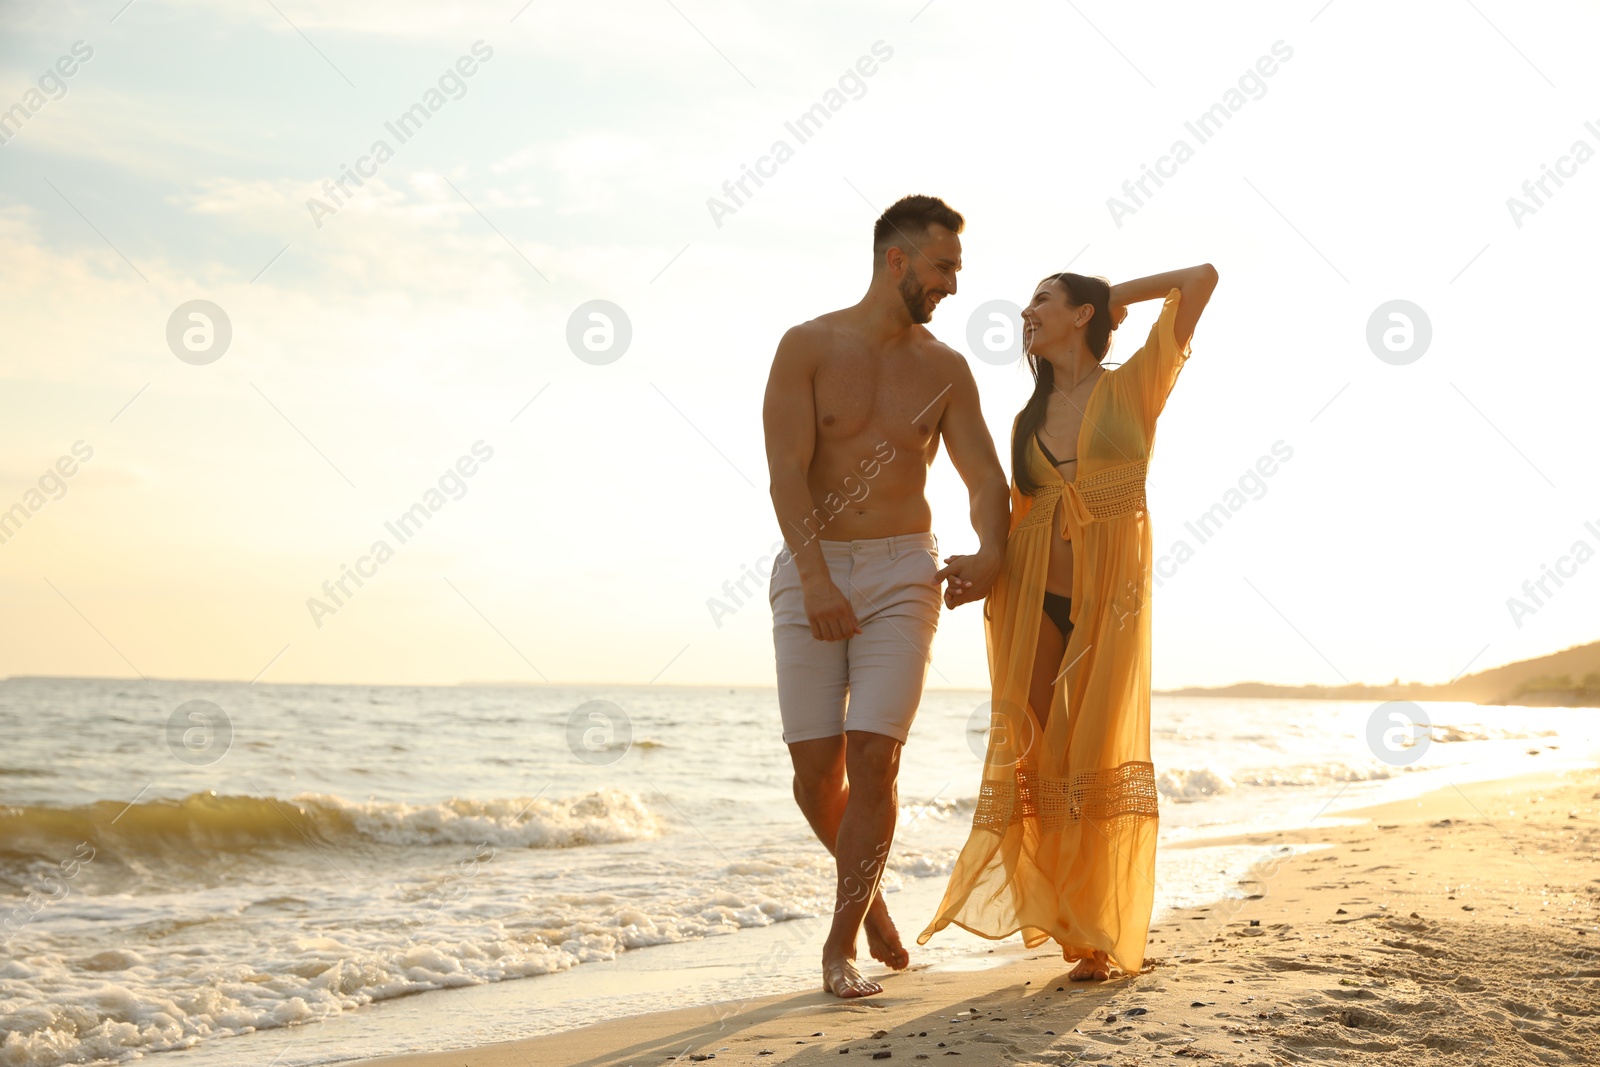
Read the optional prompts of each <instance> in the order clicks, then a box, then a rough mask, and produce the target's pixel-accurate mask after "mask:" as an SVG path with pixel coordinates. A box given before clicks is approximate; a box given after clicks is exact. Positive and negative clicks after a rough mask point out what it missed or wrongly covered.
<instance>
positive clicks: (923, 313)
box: [900, 274, 933, 326]
mask: <svg viewBox="0 0 1600 1067" xmlns="http://www.w3.org/2000/svg"><path fill="white" fill-rule="evenodd" d="M900 299H901V300H904V301H905V304H906V310H907V311H909V312H910V313H911V321H912V322H914V323H916V324H917V325H919V326H920V325H922V324H923V323H926V322H930V321H932V319H933V305H932V301H930V300H929V299H928V290H927V289H925V288H924V287H923V285H922V283H921V282H919V281H917V278H916V275H914V274H907V275H906V276H905V277H904V278H901V279H900Z"/></svg>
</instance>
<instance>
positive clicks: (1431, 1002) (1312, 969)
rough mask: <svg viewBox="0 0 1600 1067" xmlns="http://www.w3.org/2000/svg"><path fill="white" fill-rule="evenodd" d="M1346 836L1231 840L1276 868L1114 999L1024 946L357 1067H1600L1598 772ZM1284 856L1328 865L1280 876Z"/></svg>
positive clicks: (1162, 936)
mask: <svg viewBox="0 0 1600 1067" xmlns="http://www.w3.org/2000/svg"><path fill="white" fill-rule="evenodd" d="M1341 815H1345V816H1351V817H1352V818H1356V819H1362V820H1365V821H1362V822H1359V823H1350V824H1346V825H1342V826H1338V827H1334V828H1332V829H1328V828H1321V829H1313V830H1305V831H1292V832H1282V833H1279V832H1273V833H1267V834H1260V835H1247V836H1243V837H1240V838H1236V839H1233V840H1234V841H1236V842H1238V843H1241V844H1248V845H1251V846H1254V847H1259V848H1260V849H1261V850H1262V854H1263V857H1264V861H1263V862H1262V863H1259V864H1257V865H1256V867H1255V868H1254V869H1253V870H1252V873H1251V875H1250V876H1249V877H1247V878H1246V879H1243V880H1241V883H1240V887H1239V889H1240V892H1241V893H1242V894H1243V896H1241V897H1240V898H1239V899H1231V900H1228V901H1225V902H1221V903H1217V904H1213V905H1210V906H1205V907H1197V908H1192V909H1188V910H1185V911H1181V912H1176V913H1172V914H1169V915H1168V916H1166V917H1165V919H1164V921H1162V922H1159V923H1158V924H1156V925H1155V926H1154V927H1153V928H1152V932H1151V944H1150V955H1149V958H1148V960H1147V962H1146V966H1145V969H1144V971H1143V973H1141V974H1138V975H1132V976H1127V977H1123V978H1120V979H1117V980H1114V981H1112V982H1110V983H1104V984H1098V985H1082V984H1075V983H1072V982H1069V981H1067V980H1066V972H1067V970H1068V967H1067V966H1066V965H1065V964H1064V962H1063V961H1062V960H1061V959H1060V958H1059V956H1056V955H1054V954H1053V953H1051V952H1049V951H1048V949H1047V947H1046V946H1041V947H1040V948H1039V949H1036V950H1032V951H1030V950H1026V949H1024V948H1022V946H1021V945H1020V944H1019V943H1017V942H1016V941H1015V940H1013V941H1012V942H1009V943H1002V944H999V945H997V946H996V947H995V948H994V949H993V951H992V952H991V953H989V954H986V955H983V956H981V957H979V958H977V959H976V960H973V961H970V962H965V963H948V964H944V965H941V966H937V967H919V966H917V965H915V964H913V966H912V967H911V968H910V969H909V970H907V971H905V972H903V973H899V974H887V975H884V976H880V979H881V980H882V981H883V983H884V985H885V992H884V993H883V994H881V995H879V996H876V997H872V998H869V999H866V1000H861V1001H854V1002H840V1001H837V1000H833V999H832V998H830V997H827V996H826V995H824V994H823V993H821V992H820V991H818V992H814V993H800V994H781V995H774V996H765V997H760V996H755V995H754V994H756V993H758V992H759V990H752V999H750V1000H747V1001H743V1002H738V1003H729V1004H722V1005H717V1006H713V1007H709V1008H708V1007H700V1008H689V1009H682V1010H677V1011H669V1012H658V1013H654V1014H648V1015H639V1016H634V1017H629V1018H621V1019H615V1020H612V1021H608V1022H603V1023H599V1024H597V1025H593V1026H589V1027H585V1028H583V1029H579V1030H571V1031H567V1032H565V1033H560V1034H553V1035H548V1036H544V1037H538V1038H533V1039H530V1040H526V1041H517V1042H508V1043H504V1044H497V1045H488V1046H484V1047H479V1048H474V1049H469V1050H451V1051H438V1052H430V1053H425V1054H414V1055H406V1056H399V1057H388V1058H384V1059H381V1060H370V1061H364V1062H365V1064H367V1065H368V1067H377V1065H379V1064H381V1065H383V1067H528V1065H538V1067H558V1065H559V1067H578V1065H583V1067H609V1065H630V1064H631V1065H637V1067H653V1065H656V1064H662V1063H668V1062H687V1061H694V1062H699V1061H709V1060H711V1059H715V1060H716V1061H717V1062H718V1063H725V1064H762V1065H768V1067H770V1065H775V1064H820V1063H839V1062H842V1061H841V1060H840V1058H839V1057H841V1056H848V1057H852V1058H857V1059H893V1060H921V1059H929V1060H931V1059H934V1058H935V1057H944V1056H960V1057H963V1058H962V1059H961V1060H959V1061H958V1062H960V1063H962V1064H966V1065H968V1067H975V1065H980V1064H982V1065H987V1064H1066V1063H1073V1062H1099V1061H1112V1062H1117V1063H1130V1064H1137V1063H1147V1062H1151V1061H1154V1060H1163V1059H1167V1058H1172V1059H1175V1060H1195V1061H1200V1060H1217V1061H1219V1062H1228V1063H1240V1064H1247V1065H1255V1064H1262V1065H1277V1064H1285V1063H1308V1062H1310V1063H1334V1062H1365V1061H1369V1060H1370V1061H1373V1062H1377V1061H1378V1060H1379V1058H1380V1057H1381V1060H1382V1062H1385V1063H1399V1064H1412V1063H1416V1064H1423V1063H1426V1064H1462V1065H1469V1064H1484V1065H1488V1064H1535V1063H1539V1064H1569V1063H1571V1064H1577V1063H1594V1062H1597V1059H1600V1053H1597V1052H1596V1049H1597V1048H1600V769H1589V770H1584V771H1575V772H1568V773H1565V774H1552V775H1539V776H1528V777H1521V778H1512V779H1504V780H1501V781H1494V782H1483V783H1475V784H1466V785H1462V786H1459V787H1457V786H1454V785H1452V786H1449V787H1446V788H1442V789H1439V790H1436V791H1434V792H1432V793H1428V794H1425V795H1424V796H1422V797H1420V798H1417V799H1413V800H1406V801H1401V802H1396V803H1391V804H1386V805H1382V806H1379V807H1373V808H1367V809H1362V810H1361V811H1358V812H1354V813H1351V812H1344V813H1341ZM1205 843H1206V844H1216V843H1217V841H1216V840H1215V839H1211V840H1208V841H1206V842H1205ZM1285 845H1317V846H1327V847H1316V848H1312V849H1310V850H1308V851H1291V850H1288V849H1284V850H1283V852H1282V854H1281V856H1280V855H1279V854H1278V853H1277V850H1278V849H1280V848H1281V847H1282V846H1285ZM1172 847H1183V846H1181V845H1180V846H1172ZM902 925H903V926H905V925H914V923H913V919H912V917H911V916H907V917H906V919H905V921H903V922H902ZM952 933H954V931H952ZM955 936H966V935H961V934H956V935H955ZM913 958H915V956H913ZM880 970H881V968H877V967H874V968H873V969H872V971H873V973H874V974H876V973H877V972H878V971H880Z"/></svg>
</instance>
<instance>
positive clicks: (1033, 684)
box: [1028, 613, 1067, 729]
mask: <svg viewBox="0 0 1600 1067" xmlns="http://www.w3.org/2000/svg"><path fill="white" fill-rule="evenodd" d="M1041 615H1042V617H1041V618H1040V619H1039V643H1038V645H1037V646H1036V647H1035V648H1034V652H1033V677H1032V678H1030V679H1029V680H1028V706H1029V707H1031V708H1033V714H1034V716H1035V717H1036V718H1037V719H1038V720H1039V727H1040V729H1043V728H1044V727H1045V725H1046V724H1047V723H1049V721H1050V703H1051V701H1052V700H1053V699H1054V698H1055V690H1056V675H1057V674H1059V673H1061V656H1062V653H1064V652H1066V650H1067V639H1066V638H1065V637H1063V636H1061V631H1060V630H1058V629H1056V624H1055V623H1053V622H1051V621H1050V616H1048V615H1043V613H1041Z"/></svg>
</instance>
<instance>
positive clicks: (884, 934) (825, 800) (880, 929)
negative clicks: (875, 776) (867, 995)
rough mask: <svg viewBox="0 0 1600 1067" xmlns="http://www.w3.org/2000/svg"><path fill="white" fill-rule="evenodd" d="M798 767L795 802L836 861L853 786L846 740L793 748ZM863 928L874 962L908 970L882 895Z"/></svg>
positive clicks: (907, 959) (906, 955)
mask: <svg viewBox="0 0 1600 1067" xmlns="http://www.w3.org/2000/svg"><path fill="white" fill-rule="evenodd" d="M789 754H790V756H791V758H792V759H793V762H794V768H795V774H794V799H795V803H797V804H799V805H800V811H801V812H802V813H803V814H804V815H805V817H806V821H807V822H808V823H810V824H811V829H812V830H813V831H814V832H815V833H816V835H817V839H818V840H819V841H821V842H822V843H823V845H824V846H826V847H827V849H828V854H829V855H833V856H837V855H838V852H837V846H838V840H839V822H840V820H841V819H843V817H844V810H845V805H846V804H847V803H848V802H849V800H850V783H849V781H848V779H847V778H846V777H845V739H844V736H843V735H842V734H841V735H840V736H838V737H824V738H820V739H818V740H815V741H797V742H795V743H794V744H791V745H790V746H789ZM862 928H863V930H864V931H865V932H866V935H867V950H868V951H869V952H871V953H872V958H873V959H875V960H877V961H879V962H880V963H882V964H884V965H885V966H886V967H889V968H891V969H893V970H896V971H899V970H904V969H905V967H906V965H907V964H908V963H910V962H911V956H910V953H908V952H907V951H906V949H905V946H904V945H903V944H902V943H901V941H900V932H899V930H897V929H895V925H894V920H893V919H891V918H890V917H889V907H888V905H887V904H886V903H884V899H883V894H882V893H874V894H873V896H872V904H871V905H870V906H869V907H868V908H867V917H866V921H865V922H863V923H862Z"/></svg>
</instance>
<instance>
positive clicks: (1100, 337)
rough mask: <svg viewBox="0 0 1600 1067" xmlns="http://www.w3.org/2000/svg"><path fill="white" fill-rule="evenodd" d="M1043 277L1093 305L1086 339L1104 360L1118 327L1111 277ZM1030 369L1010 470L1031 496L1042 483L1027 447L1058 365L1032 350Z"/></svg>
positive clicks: (1072, 299) (1076, 302)
mask: <svg viewBox="0 0 1600 1067" xmlns="http://www.w3.org/2000/svg"><path fill="white" fill-rule="evenodd" d="M1044 281H1046V282H1060V283H1061V285H1062V287H1063V288H1065V289H1066V290H1067V303H1068V304H1070V305H1072V306H1073V307H1082V306H1083V305H1084V304H1089V305H1090V306H1092V307H1093V308H1094V314H1093V315H1092V316H1090V318H1089V322H1088V324H1087V325H1086V326H1085V327H1084V333H1085V337H1084V340H1085V341H1087V342H1088V345H1089V351H1090V352H1093V353H1094V358H1095V359H1097V360H1100V361H1104V360H1105V358H1106V352H1107V351H1109V350H1110V347H1111V331H1112V330H1113V329H1114V328H1115V327H1113V326H1112V325H1111V281H1110V279H1108V278H1101V277H1098V276H1096V277H1089V276H1087V275H1083V274H1065V273H1064V274H1052V275H1050V276H1049V277H1048V278H1046V279H1045V280H1044ZM1040 284H1041V285H1042V284H1044V283H1043V282H1041V283H1040ZM1028 369H1029V370H1031V371H1032V372H1033V395H1032V396H1030V397H1029V398H1028V402H1027V403H1026V404H1024V405H1023V406H1022V414H1020V415H1018V416H1017V428H1016V431H1015V432H1014V433H1013V434H1012V435H1011V472H1012V477H1013V478H1014V479H1015V481H1016V483H1017V488H1018V489H1019V490H1021V491H1022V492H1024V493H1026V494H1027V495H1029V496H1032V495H1033V494H1034V493H1036V492H1038V491H1039V483H1038V482H1036V481H1035V480H1034V479H1033V477H1032V476H1031V475H1030V473H1029V471H1028V449H1029V448H1030V447H1031V445H1032V442H1033V435H1034V434H1035V433H1037V432H1038V430H1039V427H1040V426H1042V425H1044V409H1045V403H1046V402H1047V401H1048V400H1049V399H1050V391H1051V390H1052V389H1053V388H1055V368H1054V367H1052V366H1051V365H1050V363H1049V361H1047V360H1043V359H1040V358H1039V357H1038V356H1035V355H1033V354H1031V353H1030V354H1029V355H1028Z"/></svg>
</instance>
